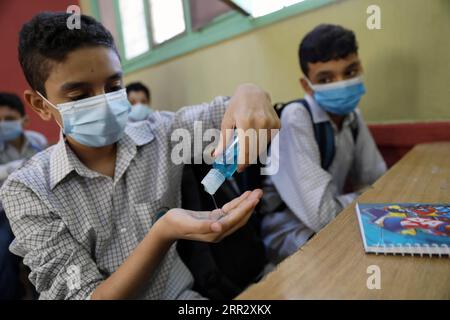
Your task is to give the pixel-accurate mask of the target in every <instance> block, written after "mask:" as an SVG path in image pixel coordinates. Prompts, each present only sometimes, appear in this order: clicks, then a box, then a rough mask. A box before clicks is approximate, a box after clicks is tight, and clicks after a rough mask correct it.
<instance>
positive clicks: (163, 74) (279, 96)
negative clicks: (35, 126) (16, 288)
mask: <svg viewBox="0 0 450 320" xmlns="http://www.w3.org/2000/svg"><path fill="white" fill-rule="evenodd" d="M85 2H87V1H82V3H85ZM371 4H377V5H379V6H380V7H381V19H382V30H368V29H367V27H366V19H367V16H368V15H367V13H366V9H367V7H368V6H369V5H371ZM83 9H84V11H85V12H86V11H87V10H89V8H88V5H85V6H83ZM319 23H336V24H341V25H343V26H345V27H347V28H350V29H352V30H354V31H355V32H356V35H357V38H358V42H359V46H360V57H361V58H362V61H363V66H364V68H365V73H366V85H367V89H368V93H367V95H366V96H365V97H364V99H363V101H362V103H361V107H362V110H363V113H364V115H365V117H366V119H367V120H368V121H369V122H387V121H409V120H417V121H418V120H450V41H449V36H450V0H341V1H339V2H337V3H335V4H331V5H327V6H325V7H322V8H319V9H316V10H313V11H309V12H306V13H303V14H300V15H297V16H295V17H292V18H289V19H287V20H283V21H281V22H278V23H275V24H272V25H270V26H267V27H264V28H261V29H257V30H255V31H252V32H249V33H246V34H244V35H241V36H238V37H236V38H233V39H231V40H227V41H224V42H221V43H219V44H217V45H213V46H210V47H207V48H204V49H200V50H197V51H194V52H191V53H189V54H187V55H184V56H181V57H178V58H175V59H172V60H169V61H165V62H163V63H160V64H158V65H155V66H152V67H149V68H145V69H141V70H139V71H135V72H132V73H130V74H127V75H126V77H125V80H126V82H130V81H135V80H139V81H143V82H144V83H146V84H148V85H149V86H150V87H151V89H152V92H153V101H154V105H155V107H156V108H158V109H171V110H175V109H177V108H178V107H180V106H182V105H188V104H194V103H198V102H203V101H209V100H210V99H211V98H212V97H214V96H215V95H221V94H231V93H232V92H233V90H234V88H235V87H236V86H237V85H238V84H239V83H242V82H253V83H256V84H258V85H260V86H262V87H263V88H265V89H266V90H268V91H269V92H270V93H271V95H272V99H273V101H274V102H275V101H286V100H289V99H292V98H296V97H299V96H302V95H303V92H302V91H301V89H300V86H299V84H298V78H299V77H300V76H301V73H300V69H299V66H298V62H297V47H298V44H299V41H300V39H301V38H302V36H303V35H304V34H306V33H307V32H308V31H309V30H311V29H312V28H313V27H314V26H316V25H317V24H319Z"/></svg>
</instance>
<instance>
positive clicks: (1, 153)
mask: <svg viewBox="0 0 450 320" xmlns="http://www.w3.org/2000/svg"><path fill="white" fill-rule="evenodd" d="M23 136H24V138H25V139H24V144H23V146H22V148H21V149H20V150H17V149H16V148H15V147H14V146H12V145H11V144H9V143H7V142H5V141H0V187H1V186H2V184H3V182H5V180H6V179H7V178H8V176H9V175H10V174H11V173H12V172H13V171H14V170H16V169H17V168H19V167H20V166H21V165H22V163H23V162H24V161H26V160H27V159H29V158H31V157H32V156H34V155H35V154H36V153H38V152H40V151H42V150H44V149H45V148H47V139H46V138H45V137H44V136H43V135H42V134H40V133H39V132H36V131H31V130H26V131H24V132H23ZM0 210H3V208H2V204H1V202H0Z"/></svg>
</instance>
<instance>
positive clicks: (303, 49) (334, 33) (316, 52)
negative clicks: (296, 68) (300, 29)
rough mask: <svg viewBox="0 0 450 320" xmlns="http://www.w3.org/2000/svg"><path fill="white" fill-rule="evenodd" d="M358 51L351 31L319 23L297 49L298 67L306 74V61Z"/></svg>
mask: <svg viewBox="0 0 450 320" xmlns="http://www.w3.org/2000/svg"><path fill="white" fill-rule="evenodd" d="M352 53H358V44H357V42H356V37H355V34H354V33H353V31H351V30H348V29H345V28H343V27H341V26H338V25H333V24H321V25H318V26H317V27H315V28H314V29H313V30H312V31H310V32H309V33H308V34H307V35H306V36H305V37H304V38H303V40H302V41H301V43H300V46H299V49H298V58H299V62H300V68H301V69H302V71H303V73H304V74H305V76H308V72H309V68H308V63H316V62H327V61H330V60H337V59H343V58H346V57H347V56H348V55H350V54H352Z"/></svg>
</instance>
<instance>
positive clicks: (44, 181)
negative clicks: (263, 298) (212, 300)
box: [0, 12, 279, 300]
mask: <svg viewBox="0 0 450 320" xmlns="http://www.w3.org/2000/svg"><path fill="white" fill-rule="evenodd" d="M70 17H71V16H70V14H67V13H49V12H46V13H40V14H38V15H37V16H35V17H34V18H33V19H32V20H31V21H30V22H28V23H26V24H25V25H24V26H23V28H22V30H21V32H20V37H19V38H20V39H19V60H20V63H21V66H22V70H23V72H24V74H25V77H26V79H27V81H28V83H29V84H30V87H31V88H30V89H28V90H26V91H25V93H24V96H25V99H26V100H27V102H28V103H29V104H30V106H31V107H32V108H33V110H34V111H35V112H36V113H37V114H38V115H39V116H40V117H41V118H42V119H43V120H46V121H56V123H57V124H58V125H59V126H60V127H61V137H60V140H59V142H58V143H57V144H56V145H55V146H52V147H50V148H48V149H46V150H45V151H43V152H40V153H39V154H37V155H36V156H34V157H33V158H32V159H30V160H29V161H28V162H27V163H26V164H25V165H24V166H23V167H22V168H20V169H19V170H17V171H15V172H14V173H13V174H11V175H10V176H9V177H8V180H7V181H6V182H5V183H4V185H3V187H2V189H1V190H0V197H1V199H2V201H3V204H4V207H5V212H6V214H7V216H8V219H9V221H10V223H11V227H12V230H13V232H14V235H15V239H14V242H13V244H12V245H11V247H10V249H11V251H12V252H13V253H15V254H16V255H19V256H22V257H24V263H25V264H26V265H27V266H29V267H30V269H31V273H30V276H29V278H30V280H31V282H32V283H33V285H34V286H35V287H36V290H37V292H38V293H39V294H40V298H41V299H108V300H111V299H133V298H135V299H188V298H190V299H194V298H201V296H200V295H199V294H198V293H196V292H194V291H193V290H192V287H193V278H192V275H191V274H190V272H189V270H188V269H187V268H186V266H185V265H184V264H183V262H182V261H181V259H180V258H179V256H178V254H177V252H176V248H175V243H176V241H177V240H178V239H188V240H197V241H204V242H217V241H220V240H221V239H222V238H224V237H226V236H228V235H229V234H231V233H233V232H234V231H236V230H237V229H239V228H240V227H242V226H243V225H244V224H245V223H246V222H247V220H248V219H249V218H250V215H251V214H252V211H253V209H254V208H255V206H256V205H257V203H258V202H259V199H260V198H261V194H262V192H261V190H254V191H252V192H247V193H244V194H243V195H242V196H241V197H239V198H236V199H234V200H233V201H231V202H229V203H227V204H226V205H225V206H224V207H223V208H222V209H221V210H219V211H220V212H216V211H214V212H192V211H189V210H183V209H181V208H179V207H180V205H181V176H182V169H183V166H182V165H180V164H178V163H175V161H172V158H171V153H172V150H173V149H174V147H175V146H176V145H177V142H178V141H173V140H172V139H171V135H172V132H173V131H175V130H177V129H184V131H185V132H186V131H187V132H188V133H189V134H190V135H191V137H192V136H194V123H195V121H202V124H203V128H204V129H207V128H220V127H221V126H222V128H223V129H225V128H226V129H232V128H234V127H235V126H236V127H237V128H241V129H243V130H247V129H249V128H255V129H273V128H279V119H278V118H277V116H276V114H275V112H274V110H273V108H272V105H271V103H270V98H269V96H268V95H267V94H266V93H265V92H264V91H263V90H261V89H260V88H258V87H256V86H254V85H250V84H246V85H241V86H239V87H238V88H237V89H236V92H235V94H234V95H233V96H232V97H231V98H228V97H217V98H216V99H214V100H213V101H212V102H211V103H203V104H201V105H197V106H192V107H186V108H182V109H180V110H179V111H178V112H164V113H162V112H161V113H159V112H154V114H152V115H150V117H149V118H148V119H146V120H145V121H140V122H139V123H138V124H136V125H133V126H128V125H127V122H128V114H129V112H130V109H131V105H130V103H129V101H128V99H127V95H126V91H125V89H124V88H123V79H122V66H121V62H120V57H119V54H118V51H117V48H116V46H115V44H114V40H113V37H112V35H111V33H110V32H109V31H108V30H106V28H105V27H104V26H103V25H101V24H100V23H99V22H97V21H96V20H95V19H93V18H91V17H88V16H85V15H81V17H80V23H81V28H80V29H75V30H69V29H68V28H67V20H68V19H69V18H70ZM231 132H232V131H231ZM221 141H223V140H221ZM224 145H226V144H224ZM192 149H194V148H192ZM195 151H196V150H194V152H195ZM201 151H202V150H200V152H201ZM240 152H241V154H245V152H244V150H240ZM243 168H244V164H242V165H240V169H243ZM223 212H225V213H226V215H225V216H223V217H222V218H221V219H220V220H218V218H217V217H219V215H218V213H223ZM220 216H222V215H220ZM215 217H216V218H215Z"/></svg>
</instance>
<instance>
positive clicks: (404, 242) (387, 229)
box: [356, 203, 450, 256]
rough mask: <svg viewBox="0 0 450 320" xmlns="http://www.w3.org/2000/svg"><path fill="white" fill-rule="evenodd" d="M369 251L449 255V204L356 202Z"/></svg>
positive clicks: (362, 232)
mask: <svg viewBox="0 0 450 320" xmlns="http://www.w3.org/2000/svg"><path fill="white" fill-rule="evenodd" d="M356 211H357V215H358V221H359V226H360V230H361V235H362V238H363V243H364V249H365V250H366V252H373V253H391V254H420V255H423V254H429V255H432V254H437V255H449V256H450V204H448V203H447V204H426V203H398V204H394V203H380V204H375V203H374V204H363V203H359V204H357V205H356Z"/></svg>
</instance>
